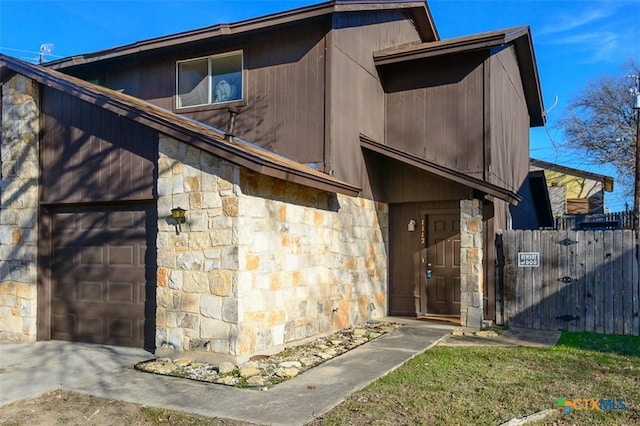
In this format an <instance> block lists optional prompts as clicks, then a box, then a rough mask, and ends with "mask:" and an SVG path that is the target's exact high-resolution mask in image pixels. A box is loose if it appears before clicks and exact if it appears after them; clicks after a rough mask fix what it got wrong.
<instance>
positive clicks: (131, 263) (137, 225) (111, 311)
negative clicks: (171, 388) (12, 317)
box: [50, 206, 155, 348]
mask: <svg viewBox="0 0 640 426" xmlns="http://www.w3.org/2000/svg"><path fill="white" fill-rule="evenodd" d="M153 210H154V209H152V208H150V207H149V206H146V207H145V206H138V207H130V206H115V207H114V206H111V207H107V206H99V207H86V206H84V207H61V208H54V209H52V212H51V236H50V238H51V240H50V241H51V258H50V259H51V261H50V268H51V269H50V270H51V288H52V291H51V295H52V300H51V314H52V315H51V338H52V339H57V340H71V341H81V342H90V343H102V344H112V345H123V346H134V347H140V348H142V347H146V348H149V347H150V346H153V344H152V343H151V342H152V341H153V334H155V333H154V329H155V280H154V279H153V274H155V270H148V269H147V266H149V267H151V268H153V264H154V259H153V258H154V256H155V254H153V253H151V252H153V248H152V247H153V246H151V245H150V247H149V250H148V247H147V245H148V244H147V241H148V236H147V231H148V229H147V228H148V227H150V228H151V229H149V231H150V232H151V233H153V234H155V233H154V232H153V229H154V228H153V220H154V219H153V218H154V217H155V214H154V213H153ZM148 263H149V265H147V264H148ZM145 311H146V312H145ZM145 331H146V333H145ZM145 334H146V337H147V341H146V342H145Z"/></svg>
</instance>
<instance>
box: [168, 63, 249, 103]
mask: <svg viewBox="0 0 640 426" xmlns="http://www.w3.org/2000/svg"><path fill="white" fill-rule="evenodd" d="M236 55H240V97H238V98H237V99H231V100H228V101H219V102H215V101H214V99H213V87H212V85H213V79H214V77H215V76H214V75H213V61H215V60H216V59H218V58H224V57H227V56H236ZM205 59H206V60H207V102H205V103H202V104H194V105H182V104H181V102H180V93H179V89H180V65H182V64H187V63H189V62H197V61H202V60H205ZM244 90H245V76H244V51H243V50H233V51H230V52H224V53H219V54H216V55H210V56H201V57H198V58H190V59H186V60H182V61H177V62H176V87H175V93H176V109H186V108H198V107H206V106H217V105H224V104H229V103H233V102H240V101H243V100H244Z"/></svg>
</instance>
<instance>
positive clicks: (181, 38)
mask: <svg viewBox="0 0 640 426" xmlns="http://www.w3.org/2000/svg"><path fill="white" fill-rule="evenodd" d="M373 10H405V11H409V12H411V13H412V14H413V17H414V22H415V24H416V29H417V31H418V32H419V33H420V37H421V38H422V40H424V41H433V40H439V38H440V37H439V35H438V31H437V29H436V27H435V23H434V20H433V16H432V15H431V11H430V10H429V7H428V6H427V4H426V2H424V1H415V0H412V1H402V0H369V1H361V0H332V1H328V2H324V3H319V4H315V5H311V6H306V7H301V8H298V9H292V10H288V11H284V12H279V13H274V14H270V15H264V16H260V17H257V18H252V19H247V20H243V21H238V22H233V23H222V24H216V25H212V26H209V27H204V28H199V29H195V30H190V31H184V32H180V33H176V34H170V35H166V36H161V37H156V38H151V39H147V40H142V41H137V42H134V43H130V44H126V45H123V46H118V47H114V48H110V49H105V50H100V51H97V52H92V53H86V54H81V55H74V56H70V57H66V58H62V59H57V60H54V61H51V62H47V63H46V64H45V66H47V67H50V68H54V69H62V68H67V67H71V66H75V65H82V64H87V63H90V62H97V61H102V60H106V59H112V58H117V57H121V56H125V55H131V54H136V53H141V52H146V51H151V50H155V49H161V48H166V47H172V46H177V45H181V44H186V43H192V42H196V41H200V40H205V39H209V38H214V37H220V36H229V35H237V34H242V33H246V32H249V31H255V30H262V29H267V28H269V27H275V26H278V25H284V24H290V23H295V22H299V21H303V20H306V19H313V18H317V17H321V16H325V15H330V14H333V13H340V12H358V11H373Z"/></svg>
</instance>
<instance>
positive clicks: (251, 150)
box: [0, 55, 360, 196]
mask: <svg viewBox="0 0 640 426" xmlns="http://www.w3.org/2000/svg"><path fill="white" fill-rule="evenodd" d="M6 69H10V70H12V71H14V72H16V73H19V74H22V75H24V76H26V77H28V78H31V79H33V80H36V81H37V82H38V83H40V84H43V85H45V86H48V87H51V88H54V89H56V90H60V91H62V92H64V93H68V94H70V95H72V96H75V97H77V98H78V99H82V100H83V101H86V102H89V103H91V104H94V105H97V106H99V107H101V108H104V109H105V110H108V111H111V112H113V113H116V114H118V115H120V116H123V117H126V118H128V119H131V120H133V121H136V122H138V123H140V124H143V125H145V126H148V127H150V128H153V129H155V130H157V131H158V132H161V133H164V134H167V135H169V136H171V137H174V138H176V139H178V140H180V141H182V142H184V143H187V144H189V145H191V146H194V147H196V148H198V149H201V150H203V151H205V152H208V153H210V154H213V155H216V156H218V157H221V158H224V159H225V160H228V161H230V162H232V163H234V164H237V165H239V166H243V167H246V168H247V169H250V170H253V171H255V172H257V173H261V174H264V175H267V176H271V177H274V178H278V179H283V180H287V181H291V182H295V183H298V184H301V185H305V186H309V187H312V188H316V189H320V190H323V191H329V192H338V193H341V194H346V195H350V196H357V195H358V194H359V193H360V188H358V187H356V186H353V185H351V184H349V183H347V182H343V181H341V180H339V179H336V178H334V177H332V176H329V175H326V174H324V173H321V172H319V171H316V170H313V169H311V168H308V167H306V166H304V165H302V164H300V163H297V162H295V161H292V160H289V159H286V158H284V157H281V156H279V155H278V154H275V153H271V152H269V151H267V150H265V149H263V148H260V147H257V146H255V145H252V144H250V143H248V142H246V141H241V140H236V141H234V142H227V141H226V140H225V139H224V135H223V134H222V133H221V132H218V131H216V130H214V129H213V128H210V127H207V126H204V125H202V124H199V123H198V122H196V121H193V120H189V119H187V118H185V117H181V116H179V115H177V114H174V113H173V112H171V111H167V110H165V109H162V108H160V107H157V106H155V105H152V104H150V103H148V102H145V101H142V100H140V99H138V98H135V97H133V96H129V95H126V94H124V93H120V92H117V91H114V90H111V89H108V88H106V87H102V86H97V85H94V84H92V83H89V82H86V81H84V80H81V79H78V78H75V77H71V76H68V75H66V74H62V73H60V72H58V71H55V70H51V69H48V68H44V67H41V66H37V65H33V64H29V63H27V62H24V61H21V60H19V59H15V58H12V57H9V56H5V55H0V75H6V74H5V73H6ZM4 81H5V80H3V81H2V82H4Z"/></svg>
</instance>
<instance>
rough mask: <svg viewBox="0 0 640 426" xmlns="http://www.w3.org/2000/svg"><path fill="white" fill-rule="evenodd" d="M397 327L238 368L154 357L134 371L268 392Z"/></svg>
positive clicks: (364, 331) (342, 336)
mask: <svg viewBox="0 0 640 426" xmlns="http://www.w3.org/2000/svg"><path fill="white" fill-rule="evenodd" d="M400 326H401V325H400V324H395V323H368V324H365V325H363V326H361V327H358V328H355V329H352V328H347V329H344V330H341V331H339V332H336V333H334V334H332V335H331V336H328V337H325V338H319V339H317V340H315V341H313V342H311V343H308V344H305V345H300V346H295V347H291V348H285V349H286V350H285V351H284V352H282V353H279V354H275V355H270V356H265V355H258V356H254V357H252V358H251V360H250V361H248V362H246V363H244V364H242V365H240V366H236V365H235V364H233V363H231V362H221V363H219V364H218V365H212V364H209V363H206V362H194V361H191V360H189V359H187V358H179V359H176V360H171V359H169V358H158V359H156V360H153V361H148V362H144V363H140V364H138V365H137V366H136V368H137V369H139V370H142V371H148V372H153V373H157V374H164V375H173V376H179V377H186V378H189V379H194V380H201V381H207V382H210V383H217V384H223V385H227V386H249V387H253V388H255V389H268V387H269V386H271V385H273V384H275V383H279V382H281V381H283V380H286V379H290V378H292V377H296V376H297V375H299V374H301V373H302V372H304V371H305V370H307V369H309V368H312V367H314V366H316V365H318V364H320V363H322V362H324V361H326V360H329V359H331V358H334V357H336V356H338V355H340V354H342V353H344V352H346V351H348V350H351V349H353V348H356V347H358V346H360V345H362V344H365V343H366V342H368V341H370V340H372V339H373V338H374V337H377V336H381V335H382V334H385V333H388V332H391V331H393V330H395V329H397V328H398V327H400ZM221 376H222V377H221Z"/></svg>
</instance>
